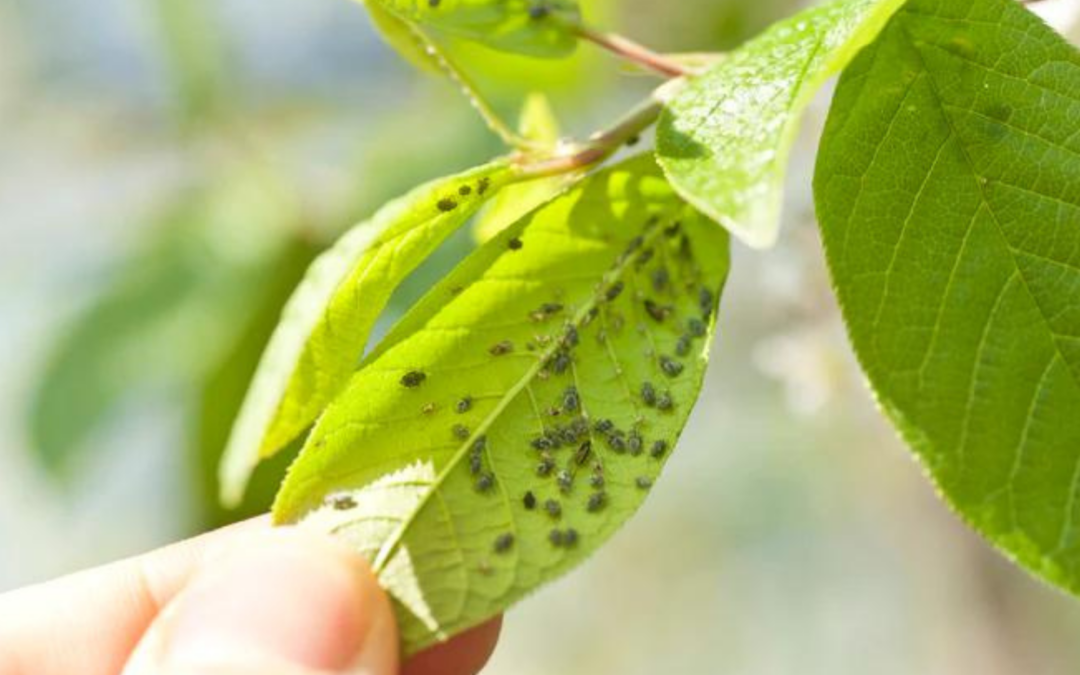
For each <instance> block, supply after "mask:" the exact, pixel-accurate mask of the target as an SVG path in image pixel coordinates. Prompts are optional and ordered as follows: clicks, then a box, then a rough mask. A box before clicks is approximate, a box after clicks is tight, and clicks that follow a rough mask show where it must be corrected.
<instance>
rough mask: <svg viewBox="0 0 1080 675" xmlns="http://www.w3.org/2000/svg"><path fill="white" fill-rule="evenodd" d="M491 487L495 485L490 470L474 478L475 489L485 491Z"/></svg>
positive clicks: (493, 476)
mask: <svg viewBox="0 0 1080 675" xmlns="http://www.w3.org/2000/svg"><path fill="white" fill-rule="evenodd" d="M493 487H495V475H494V474H492V473H491V472H490V471H489V472H487V473H482V474H480V477H479V478H477V479H476V489H477V490H479V491H480V492H487V491H488V490H490V489H491V488H493Z"/></svg>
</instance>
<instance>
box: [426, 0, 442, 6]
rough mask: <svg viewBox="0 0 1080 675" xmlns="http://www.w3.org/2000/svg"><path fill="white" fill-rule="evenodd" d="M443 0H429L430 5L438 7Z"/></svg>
mask: <svg viewBox="0 0 1080 675" xmlns="http://www.w3.org/2000/svg"><path fill="white" fill-rule="evenodd" d="M440 1H441V0H427V4H428V7H438V6H439V2H440Z"/></svg>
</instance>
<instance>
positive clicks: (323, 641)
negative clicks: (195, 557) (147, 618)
mask: <svg viewBox="0 0 1080 675" xmlns="http://www.w3.org/2000/svg"><path fill="white" fill-rule="evenodd" d="M397 650H398V643H397V629H396V626H395V624H394V618H393V613H392V612H391V609H390V602H389V600H388V599H387V597H386V595H385V594H384V593H383V591H382V589H381V588H380V587H379V585H378V582H377V581H376V579H375V577H374V575H373V574H372V573H371V570H370V568H369V567H368V566H367V564H366V563H365V562H364V561H363V559H362V558H361V557H360V556H358V555H356V554H354V553H352V552H351V551H349V550H347V549H345V548H344V547H342V546H340V545H339V544H337V543H335V542H333V541H331V540H330V539H328V538H325V537H322V536H319V535H316V534H313V533H307V532H301V531H296V530H276V531H273V532H267V533H263V534H261V535H259V536H258V537H256V538H252V539H250V540H249V541H247V542H244V544H243V546H241V547H238V548H237V549H235V550H234V551H233V552H231V553H229V554H226V555H225V556H224V557H221V558H219V559H216V560H211V561H208V562H207V563H205V564H204V566H203V569H202V570H200V571H199V572H198V573H197V574H196V575H195V577H194V578H193V579H192V581H191V583H190V585H189V586H188V587H186V588H185V589H184V590H183V591H181V592H180V593H179V594H178V595H177V596H176V598H175V599H174V600H173V601H172V602H171V603H170V604H169V605H168V606H167V607H166V608H165V610H164V611H163V612H162V614H161V615H160V616H159V617H158V619H156V620H155V621H154V623H153V625H152V626H151V627H150V630H149V631H148V632H147V634H146V636H145V637H144V638H143V640H142V641H140V643H139V646H138V648H137V649H136V653H135V656H134V657H133V658H132V660H131V662H130V663H129V664H128V667H127V668H126V669H125V670H124V675H160V674H161V673H170V674H171V673H183V674H185V675H187V674H188V673H192V674H194V673H200V674H201V673H224V672H228V673H245V674H247V673H250V674H251V675H255V674H256V673H258V674H260V675H262V674H266V675H270V674H273V675H277V674H278V673H282V675H284V673H290V674H291V673H307V672H319V673H364V675H392V674H393V673H396V672H397Z"/></svg>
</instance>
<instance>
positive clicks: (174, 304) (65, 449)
mask: <svg viewBox="0 0 1080 675" xmlns="http://www.w3.org/2000/svg"><path fill="white" fill-rule="evenodd" d="M214 178H215V184H214V187H213V188H207V189H205V190H204V189H199V190H196V191H193V192H192V193H191V194H189V195H186V196H185V199H184V201H183V203H181V204H178V205H176V206H173V207H171V208H169V209H168V210H166V211H165V212H164V213H163V214H161V215H160V216H159V217H158V220H157V222H153V223H149V224H147V226H146V227H145V229H147V230H148V237H147V240H146V241H145V242H143V243H141V244H140V245H139V246H138V247H137V248H136V250H135V251H134V252H133V253H132V254H131V255H130V256H129V257H127V258H126V259H124V260H123V261H122V262H121V263H120V264H119V265H117V269H116V270H115V271H114V273H113V275H112V279H110V281H109V283H107V284H106V285H105V287H104V289H103V290H102V292H101V295H100V296H98V297H97V298H95V299H94V300H93V302H92V303H91V304H90V306H89V307H88V308H87V309H86V310H85V311H84V312H82V313H81V315H79V316H78V317H76V318H75V319H74V320H73V321H72V323H71V324H70V325H68V326H65V327H64V329H63V330H62V332H61V338H60V339H59V341H58V342H57V344H56V345H55V347H53V350H52V353H51V354H50V356H49V360H48V362H47V364H46V366H45V369H44V371H43V372H42V374H41V378H40V380H39V382H38V383H37V388H36V391H35V392H34V394H33V398H32V401H31V406H30V410H29V419H28V428H29V429H28V430H29V433H30V438H31V442H32V447H33V449H34V452H35V455H36V456H37V458H38V459H39V460H40V462H41V464H42V466H44V467H45V468H46V469H47V470H49V471H50V472H51V473H52V474H54V475H55V476H57V477H60V478H68V477H72V476H73V475H75V474H77V470H78V468H79V466H80V462H81V461H83V457H84V456H85V454H86V452H87V451H88V450H90V449H92V439H93V436H94V434H95V433H96V432H97V431H98V430H99V429H101V428H102V427H103V426H104V425H105V424H107V423H108V420H109V418H110V416H111V415H112V414H113V413H114V412H115V411H116V409H117V408H118V406H119V405H120V404H121V403H123V402H124V401H125V400H130V398H131V397H135V396H145V395H146V393H147V392H149V391H153V392H160V391H170V392H172V391H176V390H179V389H181V388H184V387H187V386H191V385H192V384H194V383H195V382H197V381H198V380H199V378H201V377H202V376H203V374H204V373H205V372H206V370H207V368H208V367H209V366H210V364H212V363H213V362H214V361H215V359H217V358H218V357H219V356H220V355H221V354H222V352H223V351H224V349H225V345H226V344H228V343H229V341H230V340H232V339H233V336H234V334H235V331H236V328H235V326H236V325H237V324H238V323H242V322H244V321H245V320H247V317H248V316H249V312H250V309H251V305H252V298H253V296H257V294H258V292H257V289H258V288H259V287H260V284H262V278H263V277H265V275H266V274H267V273H269V271H270V270H271V269H272V268H270V267H269V263H270V262H271V261H272V260H273V259H274V258H275V257H276V256H277V255H278V252H279V251H280V250H281V249H282V248H283V246H284V245H285V240H286V235H287V228H288V227H289V225H290V223H291V222H292V221H291V218H292V216H293V215H294V212H293V211H291V210H290V208H289V205H288V204H285V203H283V202H282V201H281V200H280V199H278V198H276V197H272V196H269V195H271V194H273V193H272V192H271V191H270V190H269V189H268V188H267V185H268V182H267V181H265V180H263V179H261V178H260V177H257V176H254V175H252V173H250V172H246V171H244V170H240V171H238V172H237V171H235V170H231V169H228V168H227V169H226V170H224V171H221V172H219V173H216V174H215V177H214ZM255 224H257V228H258V229H257V232H256V231H255V230H256V225H255ZM255 236H257V237H258V239H257V243H254V244H253V243H251V241H249V239H250V238H251V237H255ZM163 355H165V356H163Z"/></svg>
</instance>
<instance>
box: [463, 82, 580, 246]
mask: <svg viewBox="0 0 1080 675" xmlns="http://www.w3.org/2000/svg"><path fill="white" fill-rule="evenodd" d="M518 132H519V133H520V134H521V137H522V138H524V139H526V140H528V141H532V142H533V143H535V144H536V145H537V148H538V149H537V152H539V153H550V152H552V151H554V149H555V147H556V145H557V144H558V142H559V121H558V120H557V119H555V113H554V111H552V109H551V104H550V103H548V100H547V97H546V96H544V95H543V94H540V93H533V94H530V95H529V96H528V97H527V98H526V99H525V105H524V106H523V107H522V109H521V120H520V121H519V123H518ZM579 177H580V174H577V173H571V174H563V175H559V176H550V177H548V178H537V179H535V180H530V181H526V182H523V183H518V184H517V185H511V186H510V187H508V188H506V189H505V190H503V191H501V192H500V193H499V194H497V195H496V196H495V198H494V199H492V200H491V203H489V204H488V205H487V206H485V207H484V210H483V211H481V213H480V215H479V216H477V218H476V222H475V223H474V224H473V235H474V236H475V237H476V240H477V241H478V242H480V243H483V242H485V241H487V240H488V239H491V238H492V237H494V236H495V235H496V234H498V233H499V232H502V231H503V230H504V229H506V227H507V226H509V225H510V224H512V223H515V222H517V221H518V219H520V218H521V217H522V216H524V215H525V214H526V213H528V212H529V211H532V210H533V209H535V208H536V207H537V206H540V205H541V204H543V203H544V202H546V201H547V200H549V199H551V198H552V197H554V196H555V195H556V194H558V192H559V190H561V189H563V188H564V187H565V186H567V185H569V184H571V183H573V182H574V181H576V180H577V179H578V178H579Z"/></svg>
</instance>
